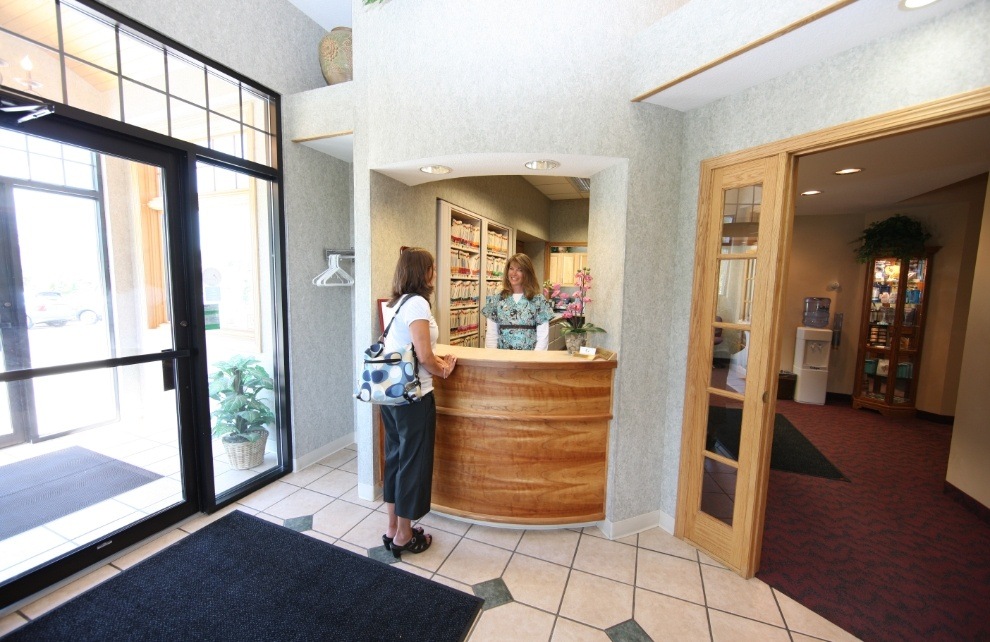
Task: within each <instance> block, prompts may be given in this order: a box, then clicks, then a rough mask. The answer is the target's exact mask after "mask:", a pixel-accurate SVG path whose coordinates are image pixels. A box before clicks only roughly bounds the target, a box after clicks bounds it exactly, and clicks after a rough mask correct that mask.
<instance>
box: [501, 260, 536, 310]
mask: <svg viewBox="0 0 990 642" xmlns="http://www.w3.org/2000/svg"><path fill="white" fill-rule="evenodd" d="M513 263H515V264H516V265H517V266H518V267H519V268H520V269H522V271H523V296H525V297H526V298H527V299H532V298H533V297H534V296H536V295H537V294H539V293H540V292H541V291H542V288H540V282H539V281H537V280H536V268H534V267H533V260H532V259H531V258H529V257H528V256H526V255H525V254H523V253H522V252H520V253H518V254H513V255H512V256H510V257H509V258H508V260H506V262H505V271H504V272H502V292H501V294H500V296H501V298H503V299H504V298H506V297H509V296H512V284H511V283H509V267H511V266H512V264H513Z"/></svg>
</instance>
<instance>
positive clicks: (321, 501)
mask: <svg viewBox="0 0 990 642" xmlns="http://www.w3.org/2000/svg"><path fill="white" fill-rule="evenodd" d="M332 501H334V498H333V497H329V496H327V495H324V494H323V493H317V492H315V491H312V490H309V489H307V488H300V489H298V490H296V492H294V493H292V494H291V495H289V496H288V497H286V498H285V499H283V500H281V501H279V502H277V503H275V504H272V505H271V506H269V507H268V508H266V509H265V512H266V513H268V514H269V515H274V516H276V517H281V518H282V519H289V518H291V517H301V516H303V515H315V514H316V513H318V512H320V511H321V510H322V509H324V508H326V507H327V505H329V504H330V502H332Z"/></svg>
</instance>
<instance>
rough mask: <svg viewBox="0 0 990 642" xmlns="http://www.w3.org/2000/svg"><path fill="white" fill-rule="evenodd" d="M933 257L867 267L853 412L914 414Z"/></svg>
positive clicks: (875, 262) (884, 260) (879, 260)
mask: <svg viewBox="0 0 990 642" xmlns="http://www.w3.org/2000/svg"><path fill="white" fill-rule="evenodd" d="M932 255H933V252H928V253H927V254H926V255H925V256H924V257H917V258H907V259H897V258H893V257H883V258H874V259H872V260H870V261H869V262H868V263H867V274H866V288H865V293H864V296H863V320H862V323H861V329H860V337H859V350H858V353H857V358H856V378H855V383H854V387H853V407H854V408H872V409H874V410H877V411H879V412H880V413H882V414H884V415H887V416H902V415H912V414H914V412H915V399H916V395H917V391H918V375H919V365H920V363H921V349H922V343H923V339H924V331H925V310H926V308H927V307H928V304H929V301H928V293H927V286H928V283H929V282H930V280H931V272H932Z"/></svg>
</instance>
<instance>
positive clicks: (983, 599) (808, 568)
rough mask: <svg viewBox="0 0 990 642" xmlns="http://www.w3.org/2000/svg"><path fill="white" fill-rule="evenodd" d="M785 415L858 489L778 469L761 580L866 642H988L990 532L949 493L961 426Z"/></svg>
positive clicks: (867, 415)
mask: <svg viewBox="0 0 990 642" xmlns="http://www.w3.org/2000/svg"><path fill="white" fill-rule="evenodd" d="M777 412H779V413H781V414H783V415H784V416H785V417H787V418H788V419H789V420H790V421H791V423H793V424H794V426H795V427H797V428H798V429H799V430H800V431H801V432H802V433H804V435H805V436H806V437H807V438H808V439H810V440H811V441H812V442H813V443H814V444H815V446H817V447H818V449H819V450H821V452H822V453H823V454H824V455H825V456H826V457H827V458H828V459H829V460H831V461H832V462H833V463H834V464H835V465H836V466H837V467H838V468H839V469H840V470H841V471H842V472H843V473H845V475H846V477H848V478H849V480H850V482H851V483H846V482H842V481H829V480H825V479H821V478H817V477H808V476H805V475H795V474H792V473H785V472H779V471H775V470H772V471H770V490H769V497H768V501H767V513H766V526H765V532H764V538H763V556H762V563H761V568H760V571H759V572H758V573H757V577H759V578H760V579H762V580H763V581H764V582H766V583H767V584H769V585H770V586H772V587H774V588H776V589H779V590H780V591H782V592H783V593H785V594H786V595H788V596H790V597H792V598H794V599H795V600H797V601H798V602H800V603H801V604H803V605H805V606H807V607H808V608H810V609H812V610H813V611H815V612H817V613H819V614H821V615H822V616H824V617H826V618H827V619H829V620H830V621H832V622H834V623H835V624H837V625H839V626H841V627H842V628H844V629H845V630H847V631H849V632H850V633H852V634H854V635H856V636H857V637H860V638H862V639H863V640H866V641H868V642H872V641H873V640H897V641H898V642H900V641H903V640H926V641H927V640H952V641H959V640H990V525H988V524H986V523H985V522H983V521H981V520H980V519H979V518H977V517H976V515H974V514H972V513H970V512H969V511H967V510H966V509H965V508H963V507H962V506H961V505H960V504H958V503H956V502H955V501H954V500H952V499H950V498H949V497H948V496H946V495H944V494H943V492H942V489H943V484H944V482H945V470H946V466H947V462H948V456H949V440H950V439H951V431H952V427H951V426H946V425H941V424H936V423H932V422H929V421H924V420H921V419H907V420H905V419H897V420H895V419H887V418H885V417H883V416H882V415H879V414H877V413H874V412H872V411H867V410H853V409H852V408H851V407H850V406H849V405H848V404H839V405H836V404H829V405H826V406H809V405H805V404H799V403H795V402H793V401H778V402H777Z"/></svg>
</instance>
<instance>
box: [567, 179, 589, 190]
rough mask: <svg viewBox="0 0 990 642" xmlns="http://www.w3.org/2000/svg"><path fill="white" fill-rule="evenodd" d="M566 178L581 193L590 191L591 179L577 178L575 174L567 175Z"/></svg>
mask: <svg viewBox="0 0 990 642" xmlns="http://www.w3.org/2000/svg"><path fill="white" fill-rule="evenodd" d="M567 180H569V181H570V182H571V185H573V186H574V189H576V190H577V191H579V192H581V193H588V192H590V191H591V180H590V179H587V178H577V177H575V176H568V177H567Z"/></svg>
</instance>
